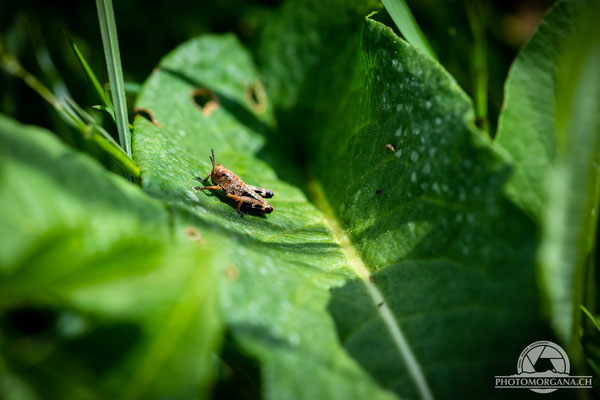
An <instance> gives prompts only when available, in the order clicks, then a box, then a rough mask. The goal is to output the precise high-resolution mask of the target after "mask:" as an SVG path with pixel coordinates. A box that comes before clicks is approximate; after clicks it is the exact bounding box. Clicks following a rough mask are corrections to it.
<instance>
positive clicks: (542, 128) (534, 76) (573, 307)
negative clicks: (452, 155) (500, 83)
mask: <svg viewBox="0 0 600 400" xmlns="http://www.w3.org/2000/svg"><path fill="white" fill-rule="evenodd" d="M599 17H600V6H599V4H598V2H597V1H588V0H574V1H562V2H559V3H558V4H557V5H556V6H555V7H554V8H553V9H552V10H551V12H550V13H549V14H548V16H547V17H546V18H545V19H544V21H543V22H542V23H541V25H540V27H539V28H538V30H537V32H536V33H535V35H534V36H533V37H532V38H531V40H530V41H529V43H528V44H527V45H526V46H525V48H524V49H523V51H522V52H521V53H520V55H519V56H518V57H517V59H516V61H515V63H514V65H513V67H512V68H511V72H510V74H509V77H508V80H507V83H506V99H505V104H504V109H503V112H502V115H501V118H500V129H499V136H498V138H497V143H498V144H499V145H501V146H502V147H504V148H505V149H506V150H507V151H508V152H509V153H510V154H511V156H512V157H513V159H514V160H515V174H514V176H513V177H512V178H511V181H510V183H509V185H508V188H507V189H508V193H509V194H510V196H511V197H512V198H513V199H514V200H515V201H516V202H517V203H519V204H520V205H521V206H522V207H523V208H524V209H525V210H527V211H528V212H529V213H530V214H531V215H532V216H533V217H534V218H535V220H536V221H537V222H538V223H539V224H540V225H542V227H543V235H542V245H541V249H540V254H539V257H540V258H539V260H540V274H539V275H540V282H541V284H542V287H543V289H544V292H545V294H546V297H547V300H548V302H547V311H548V313H549V317H550V319H551V322H552V326H553V327H554V329H555V330H556V332H557V333H558V334H559V336H560V338H561V339H562V340H563V341H564V342H565V343H568V344H570V345H571V346H574V343H572V342H571V341H573V340H574V341H578V340H579V329H580V323H581V311H580V309H579V305H580V304H582V303H586V300H585V296H588V299H590V298H592V297H591V296H593V289H594V287H593V286H594V285H593V284H591V283H592V282H590V284H588V285H587V286H588V287H587V288H586V283H585V282H586V281H587V280H588V279H589V276H588V274H589V271H590V270H591V268H589V269H588V266H590V267H591V266H592V263H593V251H594V250H593V249H594V247H595V245H596V240H595V237H596V236H595V231H596V226H597V222H598V212H597V210H598V206H599V202H600V173H599V172H598V165H599V163H600V114H599V112H598V109H599V107H600V80H599V78H598V77H599V75H598V70H600V28H599V26H598V23H597V20H598V18H599ZM590 306H593V305H590ZM569 342H571V343H569Z"/></svg>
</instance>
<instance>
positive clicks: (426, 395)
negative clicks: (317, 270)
mask: <svg viewBox="0 0 600 400" xmlns="http://www.w3.org/2000/svg"><path fill="white" fill-rule="evenodd" d="M308 189H309V192H310V194H311V197H312V199H313V201H314V204H315V205H316V206H317V207H318V208H319V209H320V211H321V212H322V214H323V222H324V224H325V225H326V226H327V228H328V229H329V230H330V231H331V234H332V235H333V237H334V239H335V240H336V241H337V242H338V243H339V245H340V248H341V249H342V252H343V253H344V257H345V258H346V260H347V261H348V265H349V267H350V268H351V269H352V271H353V272H354V273H355V274H356V275H358V277H359V278H360V280H361V281H362V283H363V285H364V286H365V288H366V290H367V293H368V294H369V298H370V299H371V300H372V302H373V306H374V307H375V310H377V313H378V315H379V316H380V317H381V319H382V321H383V323H384V324H385V327H386V328H387V330H388V331H389V334H390V337H391V339H392V341H393V343H394V346H395V347H396V350H397V351H398V353H400V356H402V358H403V360H404V362H405V363H406V366H407V369H408V372H409V374H410V378H411V379H412V381H413V383H414V385H415V387H416V388H417V391H418V392H419V395H420V397H421V398H422V399H424V400H433V394H432V392H431V389H430V387H429V384H428V382H427V379H426V378H425V374H424V373H423V369H422V368H421V365H420V364H419V362H418V360H417V358H416V357H415V355H414V353H413V351H412V349H411V348H410V345H409V344H408V341H407V340H406V337H405V336H404V333H403V332H402V329H401V328H400V324H399V323H398V321H397V320H396V318H395V317H394V314H393V313H392V311H391V309H390V307H389V306H388V304H387V302H386V301H385V298H384V297H383V294H382V293H381V291H380V290H379V289H378V288H377V286H376V285H375V283H374V282H372V281H371V279H372V277H371V274H370V272H369V270H368V268H367V266H366V265H365V263H364V262H363V260H362V258H361V257H360V255H359V254H358V252H357V250H356V247H355V246H354V244H353V243H352V242H351V241H350V238H349V237H348V236H347V235H346V234H345V233H344V231H343V230H342V228H341V226H340V224H339V223H338V220H337V218H336V216H335V213H334V211H333V209H332V208H331V205H330V204H329V201H328V200H327V197H326V195H325V192H324V191H323V187H322V186H321V184H320V182H319V181H318V180H317V179H316V178H311V179H310V180H309V182H308ZM379 304H381V305H380V306H379Z"/></svg>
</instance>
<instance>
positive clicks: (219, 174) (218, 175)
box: [208, 149, 230, 185]
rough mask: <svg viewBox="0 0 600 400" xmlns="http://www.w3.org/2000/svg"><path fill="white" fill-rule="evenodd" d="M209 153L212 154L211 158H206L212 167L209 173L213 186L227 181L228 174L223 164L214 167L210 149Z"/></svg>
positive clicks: (213, 155) (213, 157)
mask: <svg viewBox="0 0 600 400" xmlns="http://www.w3.org/2000/svg"><path fill="white" fill-rule="evenodd" d="M210 152H211V153H212V156H208V158H210V161H211V162H212V165H213V169H212V171H211V173H210V180H211V181H212V182H213V184H215V185H218V184H219V183H221V182H222V181H224V180H225V181H227V180H229V175H230V172H229V171H228V170H227V168H225V166H224V165H223V164H217V165H215V152H214V151H213V149H210Z"/></svg>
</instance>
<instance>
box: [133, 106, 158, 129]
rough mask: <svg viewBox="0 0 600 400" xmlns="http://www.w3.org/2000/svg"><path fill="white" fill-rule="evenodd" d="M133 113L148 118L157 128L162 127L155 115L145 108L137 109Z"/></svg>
mask: <svg viewBox="0 0 600 400" xmlns="http://www.w3.org/2000/svg"><path fill="white" fill-rule="evenodd" d="M133 112H134V113H136V114H138V115H140V116H141V117H143V118H146V119H147V120H148V121H150V122H152V124H153V125H154V126H156V127H157V128H160V127H161V125H160V123H159V122H158V120H157V119H156V118H155V117H154V113H153V112H152V110H151V109H149V108H145V107H137V108H135V109H134V110H133Z"/></svg>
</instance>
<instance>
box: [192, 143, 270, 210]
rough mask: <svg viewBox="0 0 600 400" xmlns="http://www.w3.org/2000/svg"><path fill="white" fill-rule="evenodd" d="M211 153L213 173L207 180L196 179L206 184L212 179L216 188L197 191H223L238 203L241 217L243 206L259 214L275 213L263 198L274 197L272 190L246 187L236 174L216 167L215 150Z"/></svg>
mask: <svg viewBox="0 0 600 400" xmlns="http://www.w3.org/2000/svg"><path fill="white" fill-rule="evenodd" d="M210 152H211V154H212V156H208V158H210V161H211V162H212V165H213V168H212V171H210V173H209V174H208V175H207V176H206V178H204V179H202V177H200V176H197V177H196V179H198V180H199V181H201V182H202V183H206V181H208V178H210V180H211V181H212V183H213V185H215V186H196V187H195V189H196V190H206V189H210V190H222V191H223V193H225V196H227V197H229V198H230V199H232V200H235V201H237V207H236V210H237V212H238V213H239V214H240V217H243V216H244V213H243V212H242V210H241V209H240V207H242V205H244V206H247V207H250V208H251V209H252V210H254V211H256V212H258V213H259V214H270V213H271V212H272V211H273V207H272V206H271V205H270V204H269V203H267V201H266V200H265V199H264V198H263V197H265V198H269V197H273V191H272V190H269V189H263V188H260V187H257V186H252V185H246V184H245V183H244V182H243V181H242V180H241V179H240V178H239V177H238V176H237V175H236V174H234V173H233V172H231V171H229V170H228V169H227V168H225V167H224V166H223V165H222V164H217V165H215V152H214V151H213V149H210Z"/></svg>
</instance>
